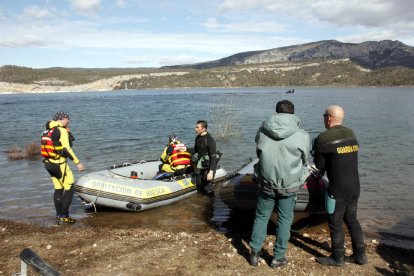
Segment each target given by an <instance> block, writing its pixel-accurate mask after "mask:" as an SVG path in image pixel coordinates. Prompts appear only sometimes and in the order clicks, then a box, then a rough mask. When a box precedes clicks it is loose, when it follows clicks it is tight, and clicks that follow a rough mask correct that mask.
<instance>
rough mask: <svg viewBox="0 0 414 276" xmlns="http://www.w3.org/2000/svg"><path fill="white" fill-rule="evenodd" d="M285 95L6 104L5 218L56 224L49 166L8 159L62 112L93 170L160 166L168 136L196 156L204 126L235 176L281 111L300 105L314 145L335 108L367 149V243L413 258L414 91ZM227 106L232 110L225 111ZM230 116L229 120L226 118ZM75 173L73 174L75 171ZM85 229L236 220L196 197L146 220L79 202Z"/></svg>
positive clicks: (86, 96)
mask: <svg viewBox="0 0 414 276" xmlns="http://www.w3.org/2000/svg"><path fill="white" fill-rule="evenodd" d="M284 91H285V89H283V88H257V89H253V88H249V89H189V90H144V91H122V92H92V93H61V94H16V95H0V118H1V121H0V131H1V132H0V204H1V209H0V218H2V219H11V220H24V221H30V222H33V223H37V224H42V225H51V224H53V223H54V220H53V218H54V207H53V199H52V198H53V186H52V184H51V180H50V178H49V176H48V174H47V173H46V171H45V170H44V167H43V164H42V162H41V160H18V161H11V160H8V159H7V153H6V151H7V150H8V149H10V148H12V147H13V146H18V147H20V148H24V146H25V145H26V144H29V143H31V142H38V141H39V138H40V134H41V132H42V131H43V129H44V124H45V122H46V121H47V120H49V119H51V117H52V116H53V114H54V113H55V112H56V111H58V110H65V111H67V112H69V113H70V115H71V129H72V131H73V132H74V134H75V137H76V141H75V146H74V150H75V153H76V154H77V155H78V157H79V158H80V160H82V161H83V163H84V164H85V165H86V167H87V170H86V171H85V172H82V173H79V172H77V171H75V170H74V172H75V176H76V178H79V177H80V176H81V175H83V174H85V173H90V172H93V171H96V170H101V169H104V168H106V167H108V166H110V165H113V164H118V163H123V162H127V161H129V162H133V161H139V160H148V159H156V158H158V156H159V155H160V153H161V151H162V149H163V147H164V146H165V144H166V142H167V138H168V135H169V134H170V133H176V134H177V135H178V136H179V137H180V139H181V140H182V141H183V142H185V143H187V144H188V145H190V146H192V145H193V143H194V138H195V135H194V129H193V128H194V123H195V122H196V121H197V120H199V119H206V120H207V121H208V122H209V123H210V128H209V129H210V132H211V133H212V134H213V136H215V137H216V139H217V145H218V148H219V150H220V151H222V152H223V153H224V154H223V157H222V160H221V161H220V165H221V166H222V167H224V168H225V169H226V170H228V171H234V170H235V169H237V168H238V167H239V166H240V165H242V164H243V163H245V162H246V161H247V160H248V159H249V158H250V157H253V156H254V155H255V143H254V136H255V133H256V131H257V129H258V127H259V126H260V124H261V122H262V121H263V120H264V119H265V118H266V117H267V116H269V115H270V114H271V113H272V112H273V111H274V108H275V103H276V102H277V101H279V100H282V99H289V100H291V101H293V103H294V104H295V109H296V114H297V115H298V116H299V117H300V118H301V119H302V126H303V128H304V129H305V130H307V131H308V132H309V133H310V134H311V136H312V137H315V136H316V135H317V134H318V133H319V132H321V131H323V130H324V129H323V118H322V114H323V112H324V109H325V107H326V106H327V105H330V104H339V105H341V106H342V107H343V108H344V109H345V112H346V118H345V122H344V125H346V126H349V127H351V128H352V129H354V131H355V133H356V135H357V138H358V140H359V143H360V175H361V184H362V188H361V189H362V192H361V198H360V204H359V218H360V221H361V223H362V225H363V228H364V231H365V232H366V233H368V234H367V235H374V236H375V235H379V236H381V237H382V238H383V239H384V241H385V242H389V243H394V242H397V243H400V244H401V243H403V244H404V246H406V247H411V248H414V215H413V214H412V213H413V210H414V193H413V192H412V189H413V178H414V173H413V167H414V161H413V157H412V156H413V146H414V132H413V122H414V120H413V118H414V116H413V115H414V111H413V106H414V89H412V88H298V89H295V94H285V93H284ZM228 104H229V107H226V105H228ZM228 111H230V115H225V114H226V112H228ZM216 114H221V116H219V117H221V118H225V117H229V118H230V120H231V121H232V122H233V123H235V126H234V127H232V128H231V129H230V132H231V133H233V134H238V135H236V136H233V137H230V138H226V139H220V138H219V137H218V136H219V135H218V133H219V130H220V128H219V123H218V121H217V116H216ZM73 168H75V167H74V166H73ZM71 213H72V214H73V217H75V218H78V219H81V221H80V224H95V225H96V224H98V225H106V224H107V225H109V224H118V225H125V226H131V227H153V228H165V229H179V230H181V229H182V230H198V229H205V228H206V227H215V228H216V229H220V228H221V224H222V223H223V221H226V220H228V219H229V218H230V217H231V215H232V213H231V211H230V210H228V209H227V208H226V206H225V205H223V204H222V203H221V202H220V200H219V199H218V198H216V199H215V201H214V203H212V202H210V201H209V200H208V199H206V198H205V197H202V196H199V195H196V196H194V197H191V198H189V199H186V200H184V201H181V202H178V203H176V204H173V205H170V206H166V207H162V208H158V209H154V210H149V211H147V212H143V213H128V212H120V211H117V210H99V211H98V213H93V211H91V210H89V209H86V208H85V207H84V206H82V204H81V202H80V201H79V200H78V199H77V198H76V199H75V200H74V202H73V205H72V207H71Z"/></svg>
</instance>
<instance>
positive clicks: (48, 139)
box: [40, 127, 63, 159]
mask: <svg viewBox="0 0 414 276" xmlns="http://www.w3.org/2000/svg"><path fill="white" fill-rule="evenodd" d="M54 131H59V129H58V127H54V128H51V129H47V130H45V131H43V134H42V138H41V142H40V144H41V149H42V157H44V158H51V159H59V158H60V157H62V153H63V146H62V144H61V143H60V142H59V140H57V141H56V140H53V139H52V134H53V132H54Z"/></svg>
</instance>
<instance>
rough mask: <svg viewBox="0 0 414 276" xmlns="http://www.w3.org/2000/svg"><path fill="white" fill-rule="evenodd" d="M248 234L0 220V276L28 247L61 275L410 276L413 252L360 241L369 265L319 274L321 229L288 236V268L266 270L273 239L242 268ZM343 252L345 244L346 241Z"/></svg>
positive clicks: (13, 268)
mask: <svg viewBox="0 0 414 276" xmlns="http://www.w3.org/2000/svg"><path fill="white" fill-rule="evenodd" d="M249 236H250V233H227V234H223V233H218V232H216V231H214V230H210V231H205V232H183V231H181V232H171V231H162V230H157V229H143V228H123V227H122V226H117V225H108V226H104V227H93V226H92V227H91V226H82V225H81V224H79V225H77V224H75V225H56V226H53V227H43V226H36V225H33V224H28V223H21V222H12V221H6V220H0V246H1V248H2V250H1V253H0V275H12V274H13V273H17V272H19V271H20V260H19V254H20V252H21V251H22V250H23V249H24V248H31V249H32V250H33V251H35V252H36V253H37V254H38V255H39V256H41V257H42V258H43V259H44V260H45V261H46V262H48V263H49V264H50V265H51V266H53V267H54V268H55V269H57V270H58V271H60V272H61V273H62V275H103V274H105V275H138V274H144V275H195V274H197V275H266V274H274V273H277V274H278V275H391V274H394V273H396V274H398V275H414V269H413V266H414V260H413V258H412V256H413V253H414V250H406V249H398V248H393V247H389V246H385V245H382V244H380V243H378V242H376V241H367V256H368V259H369V263H368V264H367V265H365V266H359V265H356V264H351V263H346V264H345V266H344V267H341V268H337V267H324V266H321V265H319V264H318V263H317V262H316V257H318V256H321V255H327V254H329V248H328V246H329V242H328V241H329V234H328V231H327V226H326V225H325V226H323V227H317V228H309V229H306V230H305V231H303V232H299V233H292V237H291V240H290V243H289V249H288V253H287V258H288V259H289V263H288V265H287V266H286V267H284V268H279V269H277V270H276V271H277V272H276V271H275V270H273V269H271V268H270V267H269V263H270V261H271V258H272V246H273V242H274V237H273V236H272V235H270V234H269V235H268V237H267V240H266V242H265V245H264V250H263V260H262V261H261V262H260V263H259V266H258V267H251V266H250V265H249V264H248V262H247V259H246V258H247V256H248V238H249ZM346 248H347V251H346V254H347V255H349V254H351V252H350V248H351V245H350V240H349V239H347V242H346Z"/></svg>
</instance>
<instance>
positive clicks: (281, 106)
mask: <svg viewBox="0 0 414 276" xmlns="http://www.w3.org/2000/svg"><path fill="white" fill-rule="evenodd" d="M276 112H277V113H288V114H294V113H295V105H294V104H293V103H292V102H291V101H288V100H283V101H280V102H278V103H277V104H276Z"/></svg>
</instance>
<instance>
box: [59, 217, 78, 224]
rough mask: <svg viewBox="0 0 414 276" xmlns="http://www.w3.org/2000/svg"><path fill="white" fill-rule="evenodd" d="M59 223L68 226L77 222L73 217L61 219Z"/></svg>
mask: <svg viewBox="0 0 414 276" xmlns="http://www.w3.org/2000/svg"><path fill="white" fill-rule="evenodd" d="M58 222H59V223H68V224H71V223H75V222H76V220H74V219H73V218H71V217H59V219H58Z"/></svg>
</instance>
